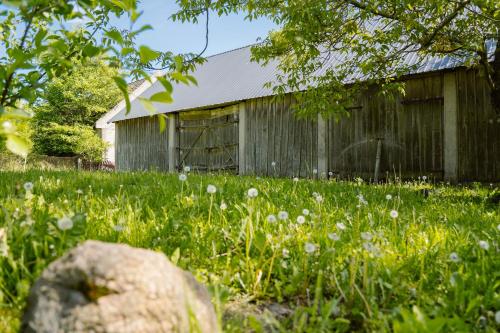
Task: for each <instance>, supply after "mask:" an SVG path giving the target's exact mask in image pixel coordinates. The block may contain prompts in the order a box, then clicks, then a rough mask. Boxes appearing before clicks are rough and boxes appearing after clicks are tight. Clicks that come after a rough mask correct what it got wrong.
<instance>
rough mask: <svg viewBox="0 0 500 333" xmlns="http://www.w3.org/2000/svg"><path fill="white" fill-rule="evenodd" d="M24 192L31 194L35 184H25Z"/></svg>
mask: <svg viewBox="0 0 500 333" xmlns="http://www.w3.org/2000/svg"><path fill="white" fill-rule="evenodd" d="M24 190H25V191H26V192H31V191H32V190H33V183H32V182H27V183H24Z"/></svg>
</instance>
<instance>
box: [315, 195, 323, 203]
mask: <svg viewBox="0 0 500 333" xmlns="http://www.w3.org/2000/svg"><path fill="white" fill-rule="evenodd" d="M316 202H317V203H322V202H323V197H322V196H321V195H318V196H317V197H316Z"/></svg>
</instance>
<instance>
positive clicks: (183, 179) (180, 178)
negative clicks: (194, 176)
mask: <svg viewBox="0 0 500 333" xmlns="http://www.w3.org/2000/svg"><path fill="white" fill-rule="evenodd" d="M187 179H188V177H187V176H186V175H185V174H183V173H181V174H180V175H179V180H180V181H181V182H185V181H186V180H187Z"/></svg>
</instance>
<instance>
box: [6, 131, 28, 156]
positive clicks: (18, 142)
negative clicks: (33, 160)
mask: <svg viewBox="0 0 500 333" xmlns="http://www.w3.org/2000/svg"><path fill="white" fill-rule="evenodd" d="M5 146H6V147H7V149H8V150H10V151H11V152H12V153H14V154H16V155H19V156H22V157H24V158H26V156H28V153H29V151H30V145H29V142H28V141H27V140H26V139H24V138H21V137H19V136H17V135H15V134H9V135H7V142H6V144H5Z"/></svg>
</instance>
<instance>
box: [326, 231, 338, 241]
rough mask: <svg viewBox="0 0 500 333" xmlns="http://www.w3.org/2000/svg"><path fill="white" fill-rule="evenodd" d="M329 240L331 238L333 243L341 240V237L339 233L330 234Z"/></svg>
mask: <svg viewBox="0 0 500 333" xmlns="http://www.w3.org/2000/svg"><path fill="white" fill-rule="evenodd" d="M328 238H330V239H331V240H332V241H338V240H340V236H339V235H337V233H335V232H332V233H329V234H328Z"/></svg>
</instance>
